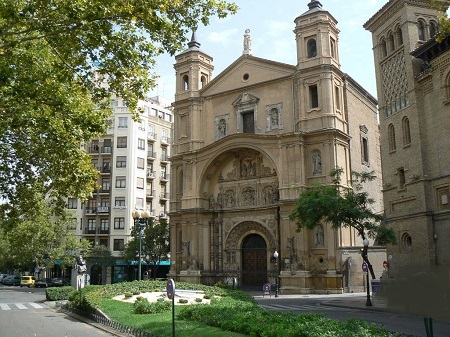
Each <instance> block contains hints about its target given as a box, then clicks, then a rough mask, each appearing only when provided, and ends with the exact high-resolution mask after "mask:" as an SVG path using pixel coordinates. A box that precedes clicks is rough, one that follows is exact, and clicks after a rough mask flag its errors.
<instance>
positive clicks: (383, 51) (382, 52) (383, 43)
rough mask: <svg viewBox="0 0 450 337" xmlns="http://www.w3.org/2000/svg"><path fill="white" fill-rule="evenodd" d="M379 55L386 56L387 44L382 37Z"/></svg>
mask: <svg viewBox="0 0 450 337" xmlns="http://www.w3.org/2000/svg"><path fill="white" fill-rule="evenodd" d="M380 45H381V56H382V57H386V56H387V44H386V40H385V39H384V38H383V39H382V40H381V43H380Z"/></svg>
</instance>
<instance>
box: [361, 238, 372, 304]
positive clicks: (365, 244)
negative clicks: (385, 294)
mask: <svg viewBox="0 0 450 337" xmlns="http://www.w3.org/2000/svg"><path fill="white" fill-rule="evenodd" d="M363 245H364V250H363V255H364V256H363V258H364V259H365V260H367V261H368V259H367V250H368V248H369V239H368V238H366V237H365V238H364V239H363ZM368 267H370V265H369V264H368ZM365 273H366V288H367V296H366V297H367V298H366V306H367V307H371V306H372V301H371V300H370V281H369V271H368V270H366V271H365Z"/></svg>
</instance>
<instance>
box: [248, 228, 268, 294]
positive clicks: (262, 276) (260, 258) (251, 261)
mask: <svg viewBox="0 0 450 337" xmlns="http://www.w3.org/2000/svg"><path fill="white" fill-rule="evenodd" d="M265 283H267V244H266V241H265V240H264V238H263V237H262V236H261V235H258V234H250V235H248V236H247V237H246V238H245V239H244V240H243V242H242V284H243V285H244V286H262V285H263V284H265Z"/></svg>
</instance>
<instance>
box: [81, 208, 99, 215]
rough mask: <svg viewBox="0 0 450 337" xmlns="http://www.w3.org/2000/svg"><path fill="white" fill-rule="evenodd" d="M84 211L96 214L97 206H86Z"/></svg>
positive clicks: (87, 213) (88, 213)
mask: <svg viewBox="0 0 450 337" xmlns="http://www.w3.org/2000/svg"><path fill="white" fill-rule="evenodd" d="M84 213H85V214H86V215H95V214H97V207H86V209H85V210H84Z"/></svg>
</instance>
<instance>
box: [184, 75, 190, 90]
mask: <svg viewBox="0 0 450 337" xmlns="http://www.w3.org/2000/svg"><path fill="white" fill-rule="evenodd" d="M183 90H189V76H188V75H184V76H183Z"/></svg>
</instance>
